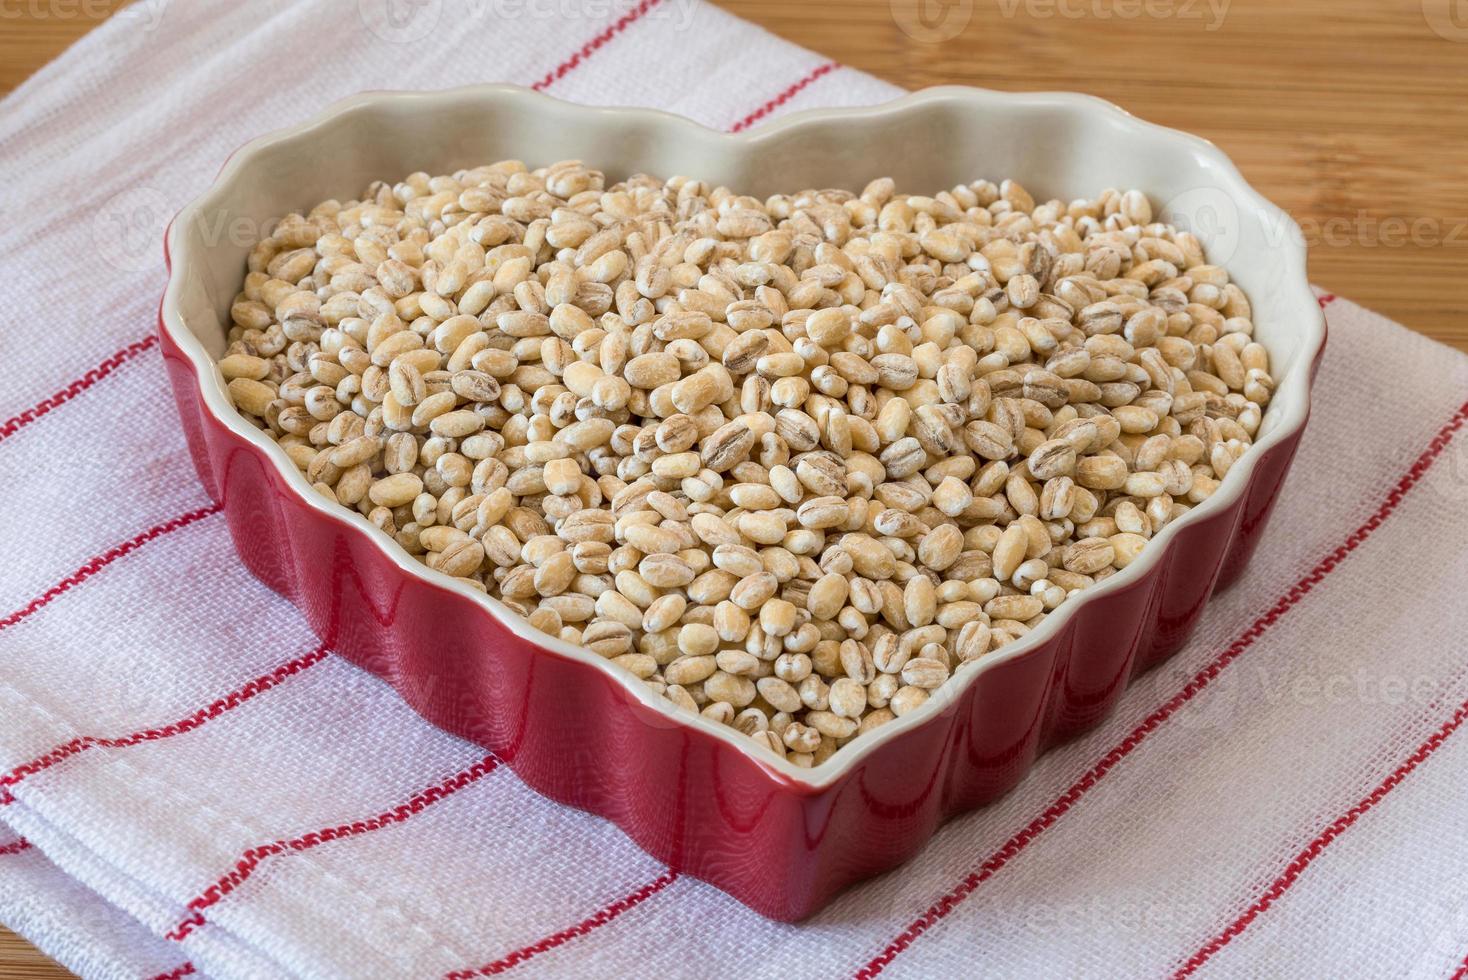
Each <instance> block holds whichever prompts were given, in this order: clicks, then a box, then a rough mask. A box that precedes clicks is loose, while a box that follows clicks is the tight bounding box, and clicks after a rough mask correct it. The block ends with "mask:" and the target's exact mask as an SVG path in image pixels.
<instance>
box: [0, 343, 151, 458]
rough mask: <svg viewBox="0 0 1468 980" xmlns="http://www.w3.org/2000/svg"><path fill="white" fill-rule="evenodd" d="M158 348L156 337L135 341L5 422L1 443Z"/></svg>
mask: <svg viewBox="0 0 1468 980" xmlns="http://www.w3.org/2000/svg"><path fill="white" fill-rule="evenodd" d="M157 344H158V335H157V334H149V335H148V336H146V337H144V338H143V339H142V340H137V341H134V342H133V343H131V344H128V345H127V346H126V347H124V348H123V349H122V350H120V351H118V352H116V353H115V354H113V355H112V356H111V357H109V358H107V359H106V360H105V361H103V362H102V363H101V364H98V365H97V366H96V367H94V368H92V369H91V370H90V371H88V372H87V373H86V374H84V375H82V376H81V377H80V378H77V379H76V380H75V381H73V382H72V383H71V384H69V385H67V386H66V387H65V388H62V389H61V390H60V391H58V392H56V393H55V394H54V395H51V396H49V397H47V398H43V399H41V401H39V402H37V403H36V404H35V405H33V406H31V407H30V408H28V409H26V410H25V411H24V412H21V413H20V414H19V415H16V416H13V417H11V418H8V419H6V420H5V421H4V422H3V423H0V441H4V440H5V439H9V438H10V437H11V436H13V435H15V434H16V433H17V432H19V431H20V430H21V429H23V428H25V427H26V426H28V425H30V424H31V423H32V422H34V421H35V420H36V419H38V418H40V417H41V416H43V415H46V414H47V413H49V412H50V411H51V410H52V409H56V408H60V407H61V406H62V405H65V404H66V403H67V402H69V401H71V400H72V399H73V398H75V397H76V396H77V395H80V394H81V393H82V392H84V391H86V390H87V389H88V388H90V387H92V386H93V385H94V384H96V383H97V382H98V381H101V380H102V379H103V378H105V377H107V375H109V374H111V373H112V372H113V371H115V370H117V369H118V368H120V367H122V366H123V365H124V364H126V363H127V362H128V361H131V360H132V359H133V358H135V357H137V356H138V355H139V354H141V353H143V352H144V351H146V350H151V349H152V348H153V347H155V346H157Z"/></svg>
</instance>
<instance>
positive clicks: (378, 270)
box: [219, 161, 1273, 766]
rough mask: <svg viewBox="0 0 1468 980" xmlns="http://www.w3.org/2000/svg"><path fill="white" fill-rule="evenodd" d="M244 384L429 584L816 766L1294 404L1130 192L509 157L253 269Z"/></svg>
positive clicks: (1019, 625)
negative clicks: (1281, 399)
mask: <svg viewBox="0 0 1468 980" xmlns="http://www.w3.org/2000/svg"><path fill="white" fill-rule="evenodd" d="M231 313H232V317H233V322H234V325H233V328H232V329H231V330H230V332H229V347H228V350H227V351H226V353H225V356H224V357H223V358H222V359H221V361H220V364H219V366H220V370H221V371H222V372H223V374H224V377H225V378H226V379H227V380H228V383H229V392H230V394H231V396H232V397H233V400H234V403H235V405H236V406H237V407H238V408H239V410H240V411H241V412H243V413H244V414H245V415H246V416H247V417H248V418H250V419H251V420H252V421H254V422H255V423H256V424H257V425H259V426H260V427H261V428H262V429H264V430H265V431H266V432H267V433H269V434H270V435H271V436H272V437H273V438H275V439H276V440H278V441H279V442H280V444H281V445H282V446H284V447H285V450H286V452H287V454H288V455H289V456H290V458H291V459H292V460H293V461H294V462H295V463H296V465H297V466H299V467H300V468H301V469H302V470H303V471H305V473H306V476H307V478H308V479H309V480H310V481H311V483H312V484H313V485H314V486H315V488H316V489H317V490H318V491H319V492H320V493H321V494H323V495H324V496H326V497H327V498H329V499H332V500H335V501H336V502H338V503H340V504H341V505H342V506H344V507H350V508H353V509H355V510H357V511H358V512H360V513H361V514H363V515H365V516H366V518H367V520H368V521H370V522H371V523H372V524H373V525H375V526H376V527H378V528H380V529H381V531H382V533H384V534H386V535H388V536H390V537H391V538H392V539H393V540H394V541H396V542H397V543H398V545H399V546H401V547H402V548H404V549H406V550H407V551H408V552H409V553H410V554H412V555H414V556H416V557H417V558H418V559H419V560H421V561H422V562H424V563H425V564H427V565H428V566H429V567H431V568H435V569H437V570H439V571H440V572H443V573H445V574H447V575H451V576H454V577H456V578H458V579H459V580H460V581H462V582H465V583H467V584H469V585H471V586H473V587H475V588H478V589H482V590H484V591H486V592H488V593H489V594H490V595H493V596H496V597H498V598H500V599H502V600H503V601H504V602H505V603H506V604H507V605H508V606H509V607H510V608H512V609H513V610H515V611H516V612H518V613H519V614H521V615H523V616H525V617H527V618H528V619H529V621H530V622H531V623H533V624H534V625H535V626H536V627H537V628H539V629H540V630H542V631H544V632H545V633H547V634H550V635H552V636H559V637H561V638H562V639H564V640H567V641H568V642H570V643H574V644H580V645H581V646H584V647H587V648H589V649H591V650H593V651H595V652H596V653H598V654H600V655H601V656H604V657H607V658H608V659H610V660H612V661H613V662H614V663H617V664H619V665H621V666H622V667H624V668H625V669H626V670H628V671H629V672H630V673H631V674H632V675H634V676H635V677H637V678H639V679H640V680H641V681H642V682H643V683H646V684H648V685H649V686H651V687H652V688H653V689H654V690H656V691H658V692H660V693H662V694H663V695H664V696H666V697H667V698H669V699H670V700H672V701H673V702H675V703H676V704H678V705H681V706H682V707H684V708H686V709H687V710H689V711H696V712H700V713H702V714H703V715H704V716H705V717H707V718H710V719H713V720H715V721H717V722H719V723H721V724H726V725H731V726H733V727H734V728H736V729H737V730H738V731H740V732H742V733H744V734H746V735H748V736H749V737H750V738H752V739H754V740H756V741H757V742H759V743H760V744H762V745H765V746H768V748H769V750H770V751H772V752H775V753H777V754H781V755H784V756H785V757H786V758H788V759H790V760H791V761H792V762H794V763H795V764H797V765H801V766H809V765H813V764H815V763H819V762H821V761H822V760H824V759H826V758H827V757H829V756H830V755H831V754H832V753H833V752H835V751H836V750H837V749H838V748H840V747H841V746H842V745H844V744H845V743H847V742H848V741H850V740H852V739H853V738H856V737H858V736H859V735H860V734H861V733H863V732H866V731H869V730H871V729H873V728H876V727H877V726H879V725H882V724H884V723H886V722H888V721H890V720H892V719H893V718H894V717H897V716H899V715H902V714H904V713H906V712H909V711H912V710H913V709H914V708H916V707H918V706H919V705H921V704H922V703H923V702H924V701H926V700H927V699H928V697H929V696H930V695H931V693H932V692H933V691H934V690H935V689H936V688H938V687H940V686H941V685H943V684H944V683H945V682H947V681H948V680H949V678H950V677H952V676H953V674H954V673H955V671H958V670H962V669H963V666H964V665H965V664H968V663H971V662H973V661H975V660H977V659H979V658H981V657H983V656H985V654H987V653H989V652H990V651H992V650H994V649H996V648H998V647H1001V646H1003V645H1004V644H1006V643H1011V642H1013V641H1014V640H1016V639H1018V638H1019V637H1021V636H1024V635H1025V633H1027V632H1028V631H1029V630H1031V629H1033V628H1034V627H1035V625H1036V624H1038V623H1039V622H1040V621H1041V620H1042V619H1043V618H1044V617H1045V616H1046V614H1048V613H1049V612H1050V611H1052V610H1054V609H1055V608H1057V607H1058V606H1060V605H1061V604H1062V603H1063V602H1065V600H1066V598H1067V597H1068V596H1070V595H1072V594H1074V593H1076V592H1078V591H1080V590H1082V589H1085V588H1086V587H1088V586H1090V585H1092V584H1094V583H1096V582H1099V581H1101V580H1102V579H1104V578H1106V577H1107V576H1109V575H1112V574H1114V573H1115V572H1116V571H1117V570H1118V569H1122V568H1125V567H1126V566H1127V564H1128V563H1130V562H1132V561H1133V560H1135V559H1136V557H1137V555H1138V554H1139V553H1140V552H1141V551H1142V549H1143V548H1145V547H1146V545H1147V541H1148V539H1149V538H1151V537H1152V536H1153V535H1154V534H1156V533H1157V531H1158V530H1159V529H1160V528H1162V527H1163V526H1164V525H1165V524H1167V523H1168V522H1169V521H1172V520H1176V519H1177V517H1178V516H1179V515H1181V514H1183V513H1184V512H1186V511H1187V510H1188V509H1189V508H1190V507H1192V506H1193V505H1195V504H1197V503H1199V502H1201V501H1202V500H1204V499H1206V498H1207V497H1208V496H1209V495H1210V494H1211V493H1213V491H1214V490H1215V488H1217V486H1218V483H1219V481H1220V480H1221V479H1222V478H1223V476H1224V475H1225V474H1226V473H1227V472H1228V470H1229V467H1230V466H1232V465H1233V464H1234V461H1235V460H1237V459H1238V458H1239V457H1240V455H1241V454H1242V453H1244V452H1245V450H1246V449H1247V448H1248V447H1249V445H1250V443H1251V441H1252V437H1253V435H1254V433H1255V432H1256V431H1257V429H1258V426H1259V421H1260V414H1261V411H1262V410H1263V407H1264V406H1265V405H1266V404H1267V403H1268V401H1269V398H1270V394H1271V391H1272V388H1273V381H1272V380H1271V378H1270V374H1269V357H1268V354H1267V353H1266V352H1265V349H1264V348H1263V347H1262V346H1260V345H1259V344H1257V343H1254V342H1253V341H1252V340H1251V337H1252V334H1253V324H1252V322H1251V320H1250V309H1249V302H1248V300H1247V299H1246V298H1245V296H1244V294H1243V293H1242V292H1241V291H1240V290H1239V288H1238V287H1237V286H1236V285H1234V284H1233V283H1231V282H1230V281H1229V277H1228V274H1227V272H1225V270H1224V269H1222V268H1220V267H1218V266H1215V265H1209V264H1208V263H1207V260H1206V259H1205V257H1204V254H1203V249H1202V247H1201V246H1200V245H1199V242H1198V240H1197V239H1196V238H1195V237H1194V236H1193V235H1191V234H1189V233H1187V232H1183V231H1178V230H1177V229H1174V228H1172V227H1169V226H1167V225H1165V224H1160V223H1155V222H1154V221H1153V217H1152V207H1151V205H1150V204H1149V203H1148V200H1147V198H1146V196H1145V195H1143V194H1141V193H1139V192H1137V191H1126V192H1125V193H1121V192H1118V191H1112V190H1108V191H1104V192H1102V193H1101V195H1100V196H1099V197H1098V198H1097V199H1095V200H1082V201H1073V202H1071V203H1068V204H1067V203H1064V202H1061V201H1046V202H1040V203H1037V202H1036V201H1035V200H1033V199H1032V198H1031V196H1030V195H1029V194H1028V193H1027V192H1026V191H1025V190H1024V188H1022V187H1021V186H1020V185H1019V184H1017V183H1014V182H1013V181H1005V182H1004V183H1003V184H1000V185H998V186H996V185H994V184H992V183H990V182H988V181H984V180H980V181H976V182H974V183H971V184H967V185H961V186H958V187H954V188H952V189H951V190H948V191H944V192H942V193H939V194H937V195H936V196H933V197H921V196H916V195H910V194H906V193H898V192H897V191H896V189H895V188H894V186H893V182H892V181H891V180H888V179H883V180H876V181H873V182H872V183H871V184H869V185H868V186H867V187H866V188H865V189H864V190H863V191H862V192H861V193H860V194H853V193H850V192H847V191H840V190H821V191H803V192H801V193H798V194H792V195H785V194H780V195H775V196H773V197H770V198H769V199H767V200H757V199H755V198H751V197H741V196H739V195H737V194H735V193H733V192H732V191H730V190H727V189H725V188H718V187H711V186H709V185H708V184H707V183H705V182H703V181H700V180H697V179H693V178H687V177H675V178H672V179H670V180H666V181H664V180H659V179H656V178H652V177H647V176H636V177H633V178H631V179H629V180H627V181H625V182H622V183H619V184H616V185H614V186H610V187H608V186H606V182H605V180H604V178H603V175H602V174H601V173H600V172H598V171H596V170H592V169H589V168H588V167H586V166H585V165H583V164H581V163H579V162H574V161H570V162H564V163H558V164H555V165H554V166H550V167H546V168H544V169H539V170H529V169H527V168H526V167H525V165H523V164H521V163H519V162H518V161H505V162H501V163H496V164H493V165H490V166H484V167H478V168H475V169H473V170H466V171H462V172H460V173H456V174H453V175H452V176H440V177H430V176H428V175H426V174H421V173H419V174H414V175H412V176H410V177H408V178H407V179H406V180H404V181H403V182H401V183H399V184H396V185H388V184H384V183H377V184H374V185H373V186H371V187H369V188H367V190H366V192H365V194H364V196H363V199H362V200H360V201H352V202H350V203H347V204H342V203H339V202H337V201H327V202H324V203H322V204H320V205H318V206H317V207H315V208H314V209H312V210H311V211H310V213H309V214H306V215H300V214H292V215H289V216H287V217H285V218H284V219H282V220H281V221H280V222H279V223H278V224H277V225H276V226H275V227H274V229H273V231H272V232H271V234H270V236H269V237H268V238H266V239H265V240H264V241H262V242H260V244H259V245H257V246H256V247H255V249H254V250H253V252H252V253H251V254H250V258H249V272H248V275H247V276H246V279H245V283H244V289H243V291H242V292H241V293H240V294H239V296H238V298H237V299H236V301H235V302H234V305H233V308H232V310H231Z"/></svg>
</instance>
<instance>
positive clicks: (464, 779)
mask: <svg viewBox="0 0 1468 980" xmlns="http://www.w3.org/2000/svg"><path fill="white" fill-rule="evenodd" d="M497 768H499V760H498V759H496V758H495V757H494V756H492V755H487V756H485V757H484V758H483V759H480V760H479V761H478V762H476V763H474V765H472V766H470V767H469V768H467V769H461V770H459V771H458V772H456V773H454V774H453V775H452V776H450V777H448V778H447V779H445V780H444V781H443V782H441V783H437V784H435V785H433V786H429V787H427V788H426V789H424V790H422V791H421V792H419V793H416V794H414V795H413V796H412V797H411V798H410V799H408V800H407V802H405V803H400V804H398V805H397V806H395V807H393V808H392V809H391V810H386V811H384V812H382V813H379V814H377V815H376V816H373V817H367V818H365V819H362V820H355V821H353V822H352V823H344V824H337V825H335V826H332V827H323V828H322V829H321V830H315V831H312V832H311V833H309V834H305V835H303V836H301V837H292V838H290V839H289V840H276V841H271V842H270V843H268V844H261V845H259V846H257V847H252V848H250V849H249V850H247V851H245V852H244V853H243V854H241V855H240V857H239V860H238V861H236V862H235V865H234V867H233V868H232V869H230V870H229V871H227V872H226V873H224V874H223V875H221V876H220V877H219V879H218V880H216V881H215V882H214V884H212V885H210V886H209V887H208V888H206V889H204V890H203V891H202V892H200V893H199V894H198V896H197V897H195V898H194V899H192V900H191V901H190V902H189V904H188V907H189V908H190V909H192V910H193V913H194V914H193V915H191V916H189V917H188V918H187V919H184V920H183V921H182V922H180V923H179V924H178V925H177V926H175V927H174V928H173V930H172V931H170V932H169V933H168V934H167V938H168V939H172V940H175V941H176V942H182V941H183V940H184V939H185V938H187V937H188V935H189V933H191V932H193V931H194V929H196V928H198V927H199V926H202V925H203V924H204V922H205V919H204V910H205V909H207V908H210V907H211V906H214V905H217V904H219V903H220V902H221V901H223V900H224V898H225V896H227V895H229V893H230V892H232V891H234V890H235V889H236V888H238V887H239V886H240V885H242V884H244V883H245V882H246V881H248V880H249V878H250V876H251V875H253V874H254V873H255V869H256V868H258V867H259V866H260V863H261V862H262V861H265V860H266V859H268V858H272V857H275V856H277V855H280V854H285V853H287V852H290V851H309V850H311V849H312V848H315V847H320V846H321V845H322V844H328V843H330V842H332V841H336V840H345V839H346V838H349V837H360V836H361V835H363V834H370V833H372V832H373V831H377V830H382V829H383V828H384V827H391V826H393V825H394V824H400V823H403V822H405V821H407V820H408V819H410V818H411V817H413V816H415V815H416V814H419V813H422V812H423V811H424V810H426V809H427V808H428V807H430V806H432V805H433V804H435V803H437V802H439V801H440V800H443V799H447V798H448V797H450V796H452V795H454V794H455V793H457V792H458V791H459V790H461V789H463V788H464V787H466V786H470V785H472V784H474V783H477V782H478V781H479V780H480V779H482V778H484V777H485V776H487V775H489V774H490V773H492V772H494V771H495V770H496V769H497Z"/></svg>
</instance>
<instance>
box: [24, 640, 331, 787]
mask: <svg viewBox="0 0 1468 980" xmlns="http://www.w3.org/2000/svg"><path fill="white" fill-rule="evenodd" d="M328 653H329V651H328V650H327V649H326V648H325V647H324V646H319V647H317V648H316V649H314V650H312V651H311V652H310V653H307V654H305V655H303V656H300V657H297V658H295V659H294V660H287V661H286V662H285V663H283V664H281V665H280V666H279V667H276V668H275V669H274V670H272V671H271V672H270V673H268V674H262V675H261V676H259V677H257V678H255V679H254V680H252V681H250V682H249V683H248V684H245V685H244V686H243V687H241V688H239V689H238V690H234V691H230V692H229V693H228V694H226V695H225V696H224V697H222V698H220V699H219V700H217V701H215V702H213V703H212V704H210V705H208V706H206V707H203V708H200V709H199V710H198V711H195V712H194V713H193V714H190V715H188V716H187V717H185V718H181V719H179V720H178V721H176V722H174V723H172V724H171V725H164V726H163V727H162V728H145V729H141V730H139V731H136V732H132V733H131V734H128V735H123V736H121V737H119V738H99V737H97V736H95V735H82V736H79V737H77V738H74V739H72V740H71V741H70V742H66V743H64V744H62V745H58V746H57V747H56V748H54V749H52V750H51V751H50V752H47V753H46V754H45V755H42V756H40V757H38V758H36V759H33V760H31V761H30V762H27V763H25V764H23V765H19V766H16V767H15V768H14V769H12V770H10V772H9V773H7V774H6V775H4V776H3V777H0V788H8V787H11V786H14V785H15V784H17V783H19V782H21V781H22V780H24V779H26V778H27V777H28V776H33V775H35V774H36V773H38V772H42V771H44V770H46V769H50V768H51V767H52V766H54V765H56V764H57V763H59V762H63V761H65V760H66V759H69V758H71V757H72V756H74V755H78V754H80V753H82V752H85V751H87V750H88V749H92V748H104V749H125V748H129V747H131V746H134V745H137V744H139V743H141V742H157V741H159V740H161V739H165V738H172V737H173V736H175V735H182V734H183V733H185V732H191V731H193V730H194V729H195V728H198V727H200V726H201V725H203V724H204V723H206V722H209V721H212V720H213V719H215V718H218V717H219V716H220V715H222V714H224V713H225V712H228V711H232V710H234V709H235V708H238V707H239V706H240V705H242V704H244V703H245V702H246V701H249V700H250V699H252V698H254V697H255V696H256V695H258V694H263V693H264V692H266V691H268V690H270V689H271V688H272V687H275V686H277V685H279V684H280V683H281V682H282V681H285V680H288V679H289V678H291V677H294V676H295V675H297V674H299V673H301V672H302V671H306V670H309V669H311V668H312V667H314V666H316V665H317V664H319V663H321V661H323V660H325V659H326V657H327V654H328ZM10 799H13V797H11V798H10ZM3 802H4V801H0V805H3Z"/></svg>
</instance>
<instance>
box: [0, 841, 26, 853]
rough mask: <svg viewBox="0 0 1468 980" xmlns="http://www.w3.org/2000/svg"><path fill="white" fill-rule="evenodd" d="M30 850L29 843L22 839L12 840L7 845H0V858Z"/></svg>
mask: <svg viewBox="0 0 1468 980" xmlns="http://www.w3.org/2000/svg"><path fill="white" fill-rule="evenodd" d="M30 849H31V842H30V841H28V840H26V839H25V838H24V837H22V838H21V839H20V840H13V841H11V842H10V843H9V844H0V857H6V856H7V855H10V854H19V853H20V852H21V851H29V850H30Z"/></svg>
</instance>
